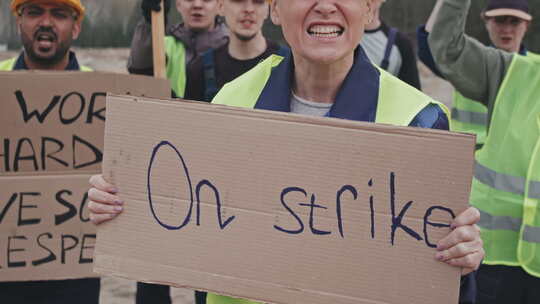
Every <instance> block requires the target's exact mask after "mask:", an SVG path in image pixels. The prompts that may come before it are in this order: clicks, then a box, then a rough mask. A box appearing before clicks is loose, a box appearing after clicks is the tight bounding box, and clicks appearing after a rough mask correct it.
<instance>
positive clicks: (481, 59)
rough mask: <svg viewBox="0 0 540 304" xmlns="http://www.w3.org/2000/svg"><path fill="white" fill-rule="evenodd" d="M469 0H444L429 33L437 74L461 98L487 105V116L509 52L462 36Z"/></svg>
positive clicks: (502, 75) (490, 111) (508, 59)
mask: <svg viewBox="0 0 540 304" xmlns="http://www.w3.org/2000/svg"><path fill="white" fill-rule="evenodd" d="M470 5H471V0H445V1H444V3H443V5H442V7H441V9H440V11H439V14H438V15H437V18H436V21H435V24H434V26H433V30H432V31H431V33H430V35H429V47H430V49H431V52H432V53H433V57H434V59H435V62H436V63H437V66H438V67H439V69H440V71H441V73H442V74H443V75H444V76H445V77H446V79H447V80H448V81H450V82H451V83H452V85H454V87H455V88H456V89H457V90H458V91H459V92H460V93H462V94H463V95H464V96H465V97H468V98H470V99H473V100H478V101H480V102H482V103H484V104H485V105H487V106H488V110H489V117H490V120H491V114H492V113H493V105H494V103H495V99H496V98H497V94H498V92H499V87H500V86H501V84H502V81H503V80H504V77H505V75H506V72H507V71H508V68H509V67H510V64H511V62H512V59H513V58H514V57H513V56H514V55H513V54H510V53H507V52H505V51H502V50H498V49H495V48H491V47H487V46H484V45H483V44H482V43H480V42H479V41H477V40H475V39H473V38H471V37H469V36H467V35H465V23H466V21H467V14H468V12H469V7H470Z"/></svg>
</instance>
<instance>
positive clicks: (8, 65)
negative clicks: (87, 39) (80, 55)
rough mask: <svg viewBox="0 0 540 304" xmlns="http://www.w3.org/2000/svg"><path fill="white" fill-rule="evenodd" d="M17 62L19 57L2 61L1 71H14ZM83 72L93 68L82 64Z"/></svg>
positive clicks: (90, 70)
mask: <svg viewBox="0 0 540 304" xmlns="http://www.w3.org/2000/svg"><path fill="white" fill-rule="evenodd" d="M16 62H17V57H15V58H11V59H8V60H5V61H2V62H0V71H13V68H14V67H15V63H16ZM80 70H81V72H92V71H93V70H92V69H91V68H89V67H87V66H84V65H81V66H80Z"/></svg>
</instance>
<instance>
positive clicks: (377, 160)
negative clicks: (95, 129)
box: [94, 96, 474, 304]
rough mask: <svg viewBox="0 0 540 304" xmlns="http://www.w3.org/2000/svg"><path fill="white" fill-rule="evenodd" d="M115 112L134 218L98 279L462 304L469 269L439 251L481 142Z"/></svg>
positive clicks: (118, 234)
mask: <svg viewBox="0 0 540 304" xmlns="http://www.w3.org/2000/svg"><path fill="white" fill-rule="evenodd" d="M134 103H136V105H134ZM107 111H108V113H107V115H108V118H109V120H108V121H107V124H106V136H105V156H104V164H103V169H104V176H105V178H106V179H107V180H109V181H111V182H113V183H114V184H116V185H117V186H118V187H119V189H120V195H121V196H122V197H123V199H124V200H125V201H126V208H125V211H124V213H123V214H122V215H121V216H120V217H119V218H117V219H115V220H114V221H111V222H110V223H107V224H105V225H103V226H100V228H99V233H98V239H97V245H96V246H97V247H96V261H95V264H94V266H95V270H96V271H97V272H99V273H103V274H112V275H118V276H123V277H128V278H132V279H136V280H139V281H148V282H160V283H166V284H171V285H175V286H183V287H189V288H193V289H199V290H208V291H211V292H215V293H218V294H225V295H231V296H235V297H240V298H248V299H253V300H258V301H261V302H270V303H291V304H292V303H295V304H298V303H305V304H307V303H310V304H313V303H316V304H318V303H320V304H323V303H325V304H327V303H338V304H352V303H366V304H367V303H370V304H372V303H415V304H422V303H426V304H427V303H441V304H442V303H446V304H455V303H457V301H458V289H459V281H460V270H459V269H456V268H453V267H450V266H448V265H445V264H443V263H440V262H437V261H435V253H436V251H435V249H434V248H432V247H434V246H435V243H436V242H437V241H438V240H439V239H440V238H442V237H443V236H445V235H447V234H448V233H449V228H448V227H449V223H450V221H451V220H452V218H453V216H454V215H457V214H459V213H460V212H462V211H464V210H465V209H466V207H467V206H466V205H467V201H468V196H469V190H470V184H471V178H472V170H473V169H472V168H473V153H474V138H473V137H472V136H469V135H464V134H453V133H449V132H443V131H436V130H425V129H419V128H406V127H393V126H388V125H376V124H367V123H359V122H353V121H347V120H341V119H330V118H316V117H304V116H299V115H294V114H287V113H278V112H268V111H256V110H246V109H237V108H231V107H224V106H216V105H208V104H198V103H188V102H179V103H175V104H171V103H165V102H160V101H156V100H150V99H141V98H138V99H136V100H135V102H134V100H133V98H130V97H127V96H126V97H121V96H111V97H108V98H107Z"/></svg>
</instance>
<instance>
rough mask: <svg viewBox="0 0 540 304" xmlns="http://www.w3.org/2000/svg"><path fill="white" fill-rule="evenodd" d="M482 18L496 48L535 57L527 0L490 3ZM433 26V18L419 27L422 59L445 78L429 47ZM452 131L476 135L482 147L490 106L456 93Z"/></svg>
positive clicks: (491, 1)
mask: <svg viewBox="0 0 540 304" xmlns="http://www.w3.org/2000/svg"><path fill="white" fill-rule="evenodd" d="M480 17H481V18H482V20H484V24H485V26H486V29H487V32H488V34H489V37H490V39H491V43H492V46H493V47H495V48H498V49H501V50H504V51H507V52H510V53H519V54H521V55H524V56H528V55H532V56H534V54H533V53H532V52H529V51H527V48H526V47H525V45H523V38H524V37H525V34H526V32H527V30H528V28H529V24H530V22H531V20H532V16H531V15H530V14H529V5H528V3H527V0H489V1H488V3H487V6H486V8H485V9H484V10H483V11H482V14H481V16H480ZM432 27H433V18H432V19H430V21H429V22H428V24H427V25H426V26H420V27H419V28H418V30H417V38H418V53H419V57H420V60H421V61H422V62H423V63H424V64H425V65H426V66H427V67H428V68H430V69H431V71H433V73H435V74H436V75H438V76H439V77H443V76H442V75H441V73H440V72H439V70H438V69H437V66H436V65H435V62H434V59H433V55H432V54H431V50H430V49H429V45H428V36H429V32H430V31H431V28H432ZM452 130H453V131H457V132H466V133H472V134H475V135H476V141H477V146H476V147H477V149H480V148H482V146H483V145H484V143H485V141H486V136H487V130H488V110H487V107H486V106H485V105H483V104H482V103H481V102H478V101H474V100H471V99H468V98H465V97H464V96H463V95H462V94H460V93H459V92H458V91H456V92H455V93H454V104H453V107H452Z"/></svg>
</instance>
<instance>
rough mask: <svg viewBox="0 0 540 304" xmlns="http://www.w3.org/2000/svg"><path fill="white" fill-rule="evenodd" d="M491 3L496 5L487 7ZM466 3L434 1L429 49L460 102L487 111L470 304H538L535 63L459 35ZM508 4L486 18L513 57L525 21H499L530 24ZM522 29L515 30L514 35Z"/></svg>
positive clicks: (539, 128) (538, 68)
mask: <svg viewBox="0 0 540 304" xmlns="http://www.w3.org/2000/svg"><path fill="white" fill-rule="evenodd" d="M495 2H497V3H502V1H492V2H491V3H492V4H493V3H495ZM470 3H471V1H470V0H444V1H442V0H439V2H438V3H437V5H436V8H435V10H434V12H433V14H432V17H433V18H436V19H435V23H434V25H433V29H432V31H431V34H430V36H429V47H430V48H431V51H432V52H433V55H434V58H435V62H436V64H437V66H438V68H439V70H440V71H441V73H442V74H443V75H444V77H445V78H446V79H448V80H449V81H450V82H451V83H452V84H453V85H454V86H455V87H456V88H457V89H458V90H459V91H460V92H461V93H463V95H464V96H465V97H467V98H471V99H473V100H478V101H479V102H481V103H482V104H483V105H485V106H487V107H488V119H489V120H490V124H489V130H488V136H487V139H486V143H485V144H484V146H483V147H482V149H480V150H479V151H478V152H477V153H476V164H475V168H474V179H473V184H472V190H471V198H470V202H471V204H472V205H473V206H475V207H477V208H478V209H479V210H480V214H481V218H480V222H478V226H479V227H480V229H481V236H482V240H483V241H484V249H485V252H486V255H485V258H484V260H483V264H482V266H481V267H480V269H479V271H478V274H477V278H478V294H477V295H478V298H477V303H479V304H486V303H490V304H499V303H501V304H502V303H505V304H506V303H521V304H533V303H538V301H539V299H540V99H539V96H540V58H539V57H538V56H536V55H529V56H522V55H519V54H516V53H508V52H506V51H503V50H497V49H495V48H491V47H486V46H483V45H482V44H481V43H479V42H478V41H476V40H474V39H472V38H470V37H468V36H466V35H465V34H464V33H463V29H464V28H465V23H466V19H467V12H468V9H469V7H470ZM512 3H513V6H512V7H505V8H502V7H497V6H492V7H491V9H488V10H487V11H486V13H485V16H486V18H488V19H490V18H493V22H495V23H501V25H505V24H506V25H505V26H506V27H508V28H512V30H510V29H502V30H501V34H499V37H498V38H500V39H501V40H503V42H504V44H505V45H506V46H508V47H514V50H515V48H516V47H517V46H518V45H519V44H518V43H517V41H515V40H514V39H516V37H518V35H519V34H515V33H514V34H512V32H513V31H519V29H518V27H519V26H520V25H519V24H520V23H525V22H527V21H519V22H517V21H516V22H514V23H515V24H512V23H513V22H512V21H511V20H512V19H511V18H509V17H506V16H511V17H518V18H519V19H520V20H525V19H529V20H530V19H531V17H530V15H529V14H528V13H527V8H528V6H527V3H526V1H523V0H513V1H512ZM507 4H509V3H508V2H507ZM500 16H503V18H502V19H499V22H497V21H496V19H495V18H497V17H500ZM505 18H506V20H503V19H505ZM488 22H489V21H488ZM524 29H525V25H522V28H521V32H523V31H524Z"/></svg>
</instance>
